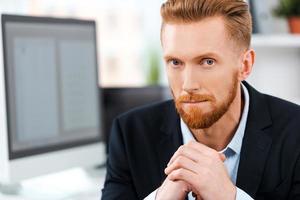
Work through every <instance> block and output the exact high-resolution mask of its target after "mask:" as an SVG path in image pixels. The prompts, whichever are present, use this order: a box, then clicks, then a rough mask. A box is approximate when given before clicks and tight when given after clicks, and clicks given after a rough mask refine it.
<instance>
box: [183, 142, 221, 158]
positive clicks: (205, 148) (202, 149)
mask: <svg viewBox="0 0 300 200" xmlns="http://www.w3.org/2000/svg"><path fill="white" fill-rule="evenodd" d="M186 145H187V146H188V147H190V148H193V149H195V150H197V151H199V152H200V153H202V154H204V155H206V156H208V157H210V158H220V159H221V161H222V162H224V161H225V160H226V156H225V155H224V154H223V153H219V152H217V151H216V150H214V149H212V148H210V147H208V146H206V145H204V144H201V143H199V142H196V141H191V142H189V143H188V144H186Z"/></svg>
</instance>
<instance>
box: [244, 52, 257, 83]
mask: <svg viewBox="0 0 300 200" xmlns="http://www.w3.org/2000/svg"><path fill="white" fill-rule="evenodd" d="M255 56H256V54H255V51H254V50H253V49H249V50H247V51H246V52H245V53H244V55H243V56H242V65H241V68H240V79H241V81H243V80H245V79H247V78H248V76H249V75H250V74H251V72H252V68H253V64H254V62H255Z"/></svg>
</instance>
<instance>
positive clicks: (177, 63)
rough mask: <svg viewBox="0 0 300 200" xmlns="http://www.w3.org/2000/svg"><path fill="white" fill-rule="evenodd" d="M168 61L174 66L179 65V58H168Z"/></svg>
mask: <svg viewBox="0 0 300 200" xmlns="http://www.w3.org/2000/svg"><path fill="white" fill-rule="evenodd" d="M170 63H171V64H172V65H175V66H177V65H180V61H179V60H176V59H172V60H170Z"/></svg>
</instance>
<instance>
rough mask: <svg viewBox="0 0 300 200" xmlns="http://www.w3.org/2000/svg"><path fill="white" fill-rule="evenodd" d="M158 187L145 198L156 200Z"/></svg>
mask: <svg viewBox="0 0 300 200" xmlns="http://www.w3.org/2000/svg"><path fill="white" fill-rule="evenodd" d="M156 192H157V189H156V190H154V191H153V192H151V193H150V194H149V195H148V196H147V197H146V198H144V200H155V197H156Z"/></svg>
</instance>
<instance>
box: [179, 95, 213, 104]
mask: <svg viewBox="0 0 300 200" xmlns="http://www.w3.org/2000/svg"><path fill="white" fill-rule="evenodd" d="M214 100H215V98H214V97H213V96H211V95H205V94H202V95H200V94H188V95H181V96H180V97H178V98H177V100H176V101H177V102H178V103H190V102H199V101H214Z"/></svg>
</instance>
